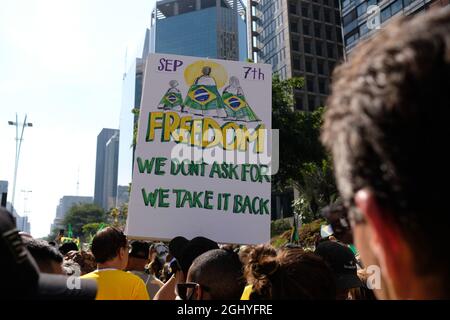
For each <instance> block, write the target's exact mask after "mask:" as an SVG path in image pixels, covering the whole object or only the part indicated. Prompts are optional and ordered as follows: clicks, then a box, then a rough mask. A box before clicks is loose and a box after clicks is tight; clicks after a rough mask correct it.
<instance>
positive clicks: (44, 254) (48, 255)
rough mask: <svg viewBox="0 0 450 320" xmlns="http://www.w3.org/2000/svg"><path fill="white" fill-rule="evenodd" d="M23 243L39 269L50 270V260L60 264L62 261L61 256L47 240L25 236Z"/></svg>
mask: <svg viewBox="0 0 450 320" xmlns="http://www.w3.org/2000/svg"><path fill="white" fill-rule="evenodd" d="M24 243H25V246H26V247H27V249H28V251H29V252H30V254H31V255H32V256H33V258H34V260H36V263H37V264H38V266H39V269H40V270H41V271H43V270H50V269H51V268H52V267H51V264H52V262H54V263H60V264H61V263H62V262H63V256H62V255H61V254H60V253H59V252H58V250H57V249H56V248H55V247H52V246H51V245H49V244H48V242H47V241H44V240H37V239H28V238H25V239H24Z"/></svg>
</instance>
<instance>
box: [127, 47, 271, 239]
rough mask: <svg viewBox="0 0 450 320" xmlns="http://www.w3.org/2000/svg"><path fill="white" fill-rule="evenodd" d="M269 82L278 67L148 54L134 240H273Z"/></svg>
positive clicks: (130, 230)
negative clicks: (271, 224) (197, 237)
mask: <svg viewBox="0 0 450 320" xmlns="http://www.w3.org/2000/svg"><path fill="white" fill-rule="evenodd" d="M271 85H272V69H271V66H270V65H265V64H254V63H244V62H233V61H224V60H213V59H205V58H195V57H184V56H175V55H166V54H153V55H150V56H149V58H148V60H147V63H146V69H145V76H144V84H143V96H142V103H141V110H140V116H139V127H138V136H137V145H136V151H135V155H134V164H133V181H132V186H131V196H130V204H129V209H128V220H127V228H126V233H127V235H128V236H129V237H131V238H137V239H151V240H169V239H172V238H173V237H176V236H184V237H186V238H189V239H190V238H193V237H196V236H204V237H208V238H210V239H213V240H215V241H217V242H219V243H235V244H256V243H264V242H267V241H269V240H270V220H271V202H270V195H271V182H270V181H271V175H270V171H271V168H270V155H271V151H272V150H271V148H272V144H271V135H270V134H269V130H270V129H271V114H272V113H271V112H272V111H271V102H272V92H271Z"/></svg>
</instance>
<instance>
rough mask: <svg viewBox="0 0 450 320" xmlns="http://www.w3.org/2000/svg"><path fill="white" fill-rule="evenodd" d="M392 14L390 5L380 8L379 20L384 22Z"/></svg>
mask: <svg viewBox="0 0 450 320" xmlns="http://www.w3.org/2000/svg"><path fill="white" fill-rule="evenodd" d="M391 16H392V13H391V6H389V7H387V8H385V9H383V10H381V22H385V21H386V20H388V19H389V18H390V17H391Z"/></svg>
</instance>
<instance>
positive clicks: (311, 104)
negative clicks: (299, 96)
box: [308, 96, 316, 111]
mask: <svg viewBox="0 0 450 320" xmlns="http://www.w3.org/2000/svg"><path fill="white" fill-rule="evenodd" d="M315 108H316V99H315V97H314V96H308V110H309V111H314V109H315Z"/></svg>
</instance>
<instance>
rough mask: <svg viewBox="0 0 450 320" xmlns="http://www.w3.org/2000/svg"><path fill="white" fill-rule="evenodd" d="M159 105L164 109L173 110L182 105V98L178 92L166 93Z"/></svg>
mask: <svg viewBox="0 0 450 320" xmlns="http://www.w3.org/2000/svg"><path fill="white" fill-rule="evenodd" d="M159 104H160V105H163V106H164V109H173V108H175V107H177V106H181V105H182V104H183V97H182V96H181V93H179V92H167V93H166V94H165V95H164V97H162V99H161V102H160V103H159Z"/></svg>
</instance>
